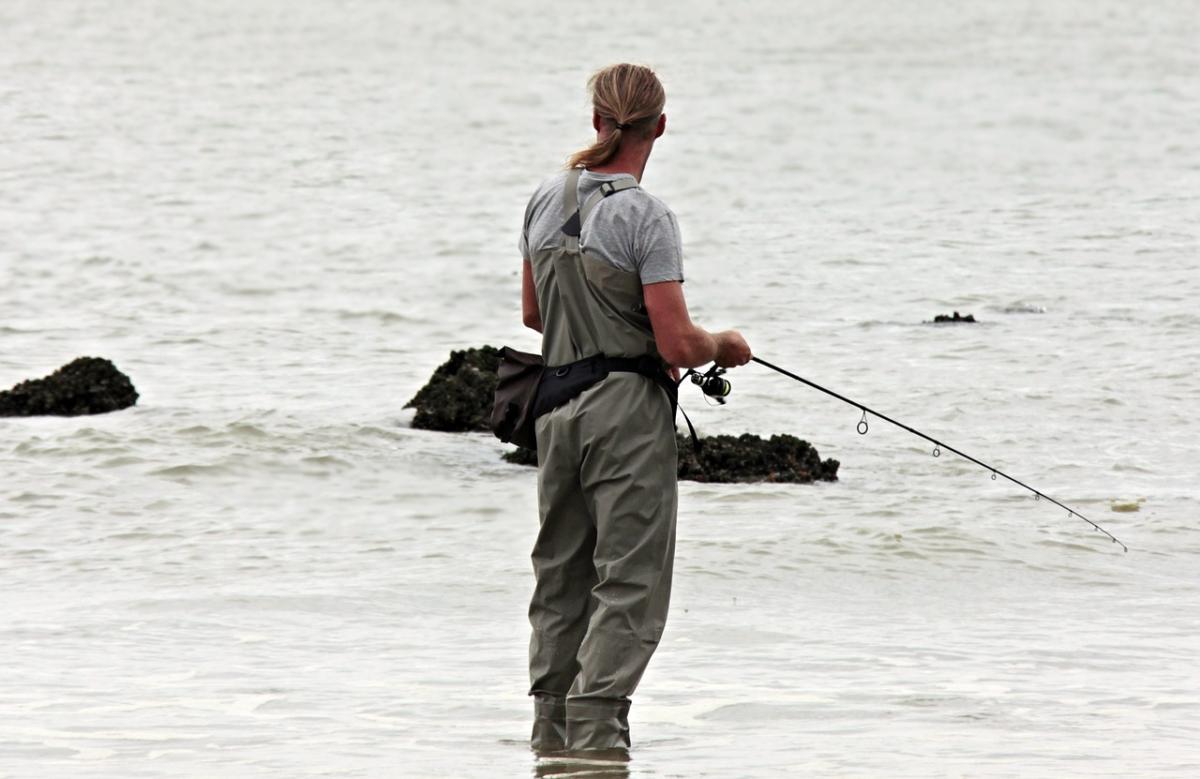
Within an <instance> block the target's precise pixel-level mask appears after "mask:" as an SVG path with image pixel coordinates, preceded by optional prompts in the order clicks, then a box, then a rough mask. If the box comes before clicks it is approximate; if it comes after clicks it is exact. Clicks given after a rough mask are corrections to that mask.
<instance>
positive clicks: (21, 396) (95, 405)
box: [0, 357, 138, 417]
mask: <svg viewBox="0 0 1200 779" xmlns="http://www.w3.org/2000/svg"><path fill="white" fill-rule="evenodd" d="M137 399H138V393H137V390H136V389H134V387H133V382H132V381H130V380H129V377H128V376H126V375H125V374H124V373H121V371H119V370H117V366H115V365H113V364H112V363H111V362H110V361H108V360H106V359H104V358H103V357H78V358H76V359H74V360H72V361H71V362H69V363H67V364H66V365H64V366H63V367H61V368H59V369H58V370H56V371H55V372H54V373H52V374H50V375H49V376H45V377H43V378H40V379H30V380H28V381H23V382H21V383H20V384H18V385H16V386H15V387H13V388H12V389H10V390H7V391H5V392H0V417H32V416H60V417H75V416H82V415H84V414H106V413H108V412H110V411H119V410H121V409H123V408H129V407H130V406H132V405H134V404H136V403H137Z"/></svg>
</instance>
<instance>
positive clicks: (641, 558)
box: [520, 64, 750, 752]
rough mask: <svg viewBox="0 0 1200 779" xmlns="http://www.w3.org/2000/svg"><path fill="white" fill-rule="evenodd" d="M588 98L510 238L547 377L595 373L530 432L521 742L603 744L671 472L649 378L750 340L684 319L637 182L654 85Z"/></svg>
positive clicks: (674, 274)
mask: <svg viewBox="0 0 1200 779" xmlns="http://www.w3.org/2000/svg"><path fill="white" fill-rule="evenodd" d="M589 88H590V90H591V93H592V106H593V113H592V126H593V127H594V128H595V130H596V133H597V137H596V142H595V143H594V144H593V145H592V146H590V147H589V148H587V149H584V150H582V151H580V152H578V153H576V154H574V155H573V156H572V157H571V158H570V160H569V162H568V170H567V171H565V172H562V173H559V174H557V175H555V176H552V177H551V178H549V179H547V180H546V181H545V182H543V183H542V185H541V186H540V187H539V188H538V189H537V191H536V192H535V193H534V195H533V197H532V198H531V200H530V202H529V206H528V208H527V209H526V212H525V227H524V230H523V232H522V235H521V243H520V247H521V253H522V257H523V259H524V272H523V281H522V309H523V318H524V322H525V324H526V325H528V326H529V327H531V328H533V329H534V330H537V331H538V332H540V333H542V357H543V358H544V360H545V362H546V364H547V365H548V366H550V369H549V370H548V372H547V373H548V374H549V375H553V376H559V377H569V376H571V375H572V371H574V375H580V374H581V373H585V372H587V373H589V375H590V372H593V371H595V375H597V376H603V378H602V379H600V380H599V382H598V383H595V384H593V385H590V386H588V387H587V388H586V389H584V390H583V391H582V392H581V393H580V394H576V395H574V396H573V397H571V398H570V399H569V400H566V401H565V402H563V403H562V404H561V405H558V406H557V407H555V408H553V409H552V410H550V411H548V412H547V413H544V414H543V415H542V416H540V417H539V418H538V420H537V423H536V432H537V444H538V465H539V474H538V504H539V514H540V521H541V528H540V531H539V533H538V538H537V542H536V544H535V546H534V550H533V555H532V557H533V567H534V572H535V574H536V577H537V584H536V587H535V590H534V594H533V599H532V602H531V604H530V608H529V619H530V623H531V625H532V627H533V635H532V638H531V641H530V650H529V654H530V658H529V670H530V683H531V687H530V694H531V695H532V696H533V697H534V727H533V736H532V746H533V747H534V748H535V749H539V750H560V749H570V750H572V751H576V750H616V751H617V752H621V751H623V750H625V749H628V747H629V746H630V739H629V722H628V712H629V703H630V701H629V698H630V696H631V695H632V693H633V691H634V689H635V688H636V687H637V684H638V681H639V680H640V679H641V676H642V673H643V671H645V669H646V665H647V664H648V663H649V661H650V656H651V655H652V654H653V653H654V650H655V648H656V647H657V645H658V641H659V638H660V637H661V635H662V630H663V626H664V624H665V622H666V616H667V604H668V601H669V597H670V589H671V570H672V562H673V559H674V554H675V513H676V471H677V464H676V450H675V423H674V413H673V412H674V397H673V395H674V385H673V382H671V381H670V380H669V379H667V378H666V371H667V370H670V371H671V373H672V374H673V375H675V376H677V375H678V371H677V369H678V368H690V367H697V366H700V365H704V364H705V363H708V362H713V361H715V362H716V363H717V364H718V365H721V366H723V367H734V366H738V365H744V364H745V363H746V362H748V361H749V359H750V348H749V346H747V344H746V341H745V340H744V339H743V338H742V336H741V335H740V334H739V333H737V332H736V331H733V330H727V331H723V332H718V333H709V332H708V331H706V330H704V329H702V328H700V327H698V326H696V325H695V324H693V323H692V321H691V318H690V317H689V315H688V310H687V305H686V303H685V301H684V296H683V287H682V282H683V268H682V259H683V257H682V246H681V244H680V238H679V228H678V225H677V223H676V221H675V215H674V214H672V213H671V211H670V209H669V208H667V207H666V205H664V204H663V203H662V202H661V201H660V200H658V199H657V198H654V197H653V196H651V195H649V194H647V193H646V192H645V191H644V190H642V189H641V188H640V187H639V186H638V184H639V182H640V181H641V178H642V173H643V172H644V171H645V168H646V162H647V160H648V159H649V157H650V153H651V152H652V151H653V148H654V143H655V141H656V140H657V139H658V138H660V137H662V135H663V132H664V131H665V130H666V126H667V118H666V115H665V114H663V106H664V105H665V103H666V95H665V92H664V91H663V88H662V84H661V83H660V82H659V80H658V78H657V76H655V74H654V72H653V71H651V70H650V69H649V68H645V67H641V66H636V65H629V64H620V65H613V66H610V67H607V68H604V69H603V70H601V71H599V72H597V73H596V74H595V75H594V76H593V77H592V78H591V80H590V81H589ZM596 366H600V368H599V369H597V368H596ZM562 380H563V381H571V379H570V378H564V379H562ZM546 386H547V385H546V384H543V392H545V390H546Z"/></svg>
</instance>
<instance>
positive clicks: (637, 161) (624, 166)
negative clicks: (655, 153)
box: [588, 144, 650, 184]
mask: <svg viewBox="0 0 1200 779" xmlns="http://www.w3.org/2000/svg"><path fill="white" fill-rule="evenodd" d="M649 159H650V146H649V145H647V144H630V145H629V146H624V145H622V148H621V150H620V151H619V152H617V155H616V156H615V157H613V158H612V159H611V160H609V161H608V162H606V163H604V164H603V165H597V166H596V167H593V168H588V170H590V171H591V172H592V173H606V174H610V175H615V174H618V173H628V174H629V175H630V176H633V177H634V178H635V179H637V180H638V183H639V184H640V183H641V181H642V174H643V173H644V172H645V171H646V162H647V161H648V160H649Z"/></svg>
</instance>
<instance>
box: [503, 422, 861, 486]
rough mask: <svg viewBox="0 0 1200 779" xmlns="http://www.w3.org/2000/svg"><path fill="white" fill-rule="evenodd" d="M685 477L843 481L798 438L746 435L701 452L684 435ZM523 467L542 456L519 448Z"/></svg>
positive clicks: (513, 459)
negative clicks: (838, 479) (766, 437)
mask: <svg viewBox="0 0 1200 779" xmlns="http://www.w3.org/2000/svg"><path fill="white" fill-rule="evenodd" d="M677 443H678V447H679V478H680V479H682V480H686V481H699V482H761V481H769V482H786V483H790V484H808V483H811V482H814V481H837V471H838V466H839V465H840V463H839V462H838V461H837V460H832V459H829V460H822V459H821V457H820V455H819V454H817V450H816V449H814V448H813V446H812V445H811V444H809V443H808V442H807V441H802V440H801V439H799V438H796V437H795V436H792V435H773V436H771V437H770V438H768V439H763V438H761V437H760V436H756V435H751V434H750V433H744V434H742V435H740V436H731V435H718V436H711V437H708V438H701V439H700V444H701V448H700V453H699V454H697V453H696V450H695V449H694V448H693V446H692V440H691V439H690V438H688V437H686V436H679V437H678V441H677ZM504 459H505V460H507V461H508V462H510V463H515V464H517V465H537V452H535V451H533V450H532V449H524V448H518V449H515V450H513V451H511V452H509V453H507V454H505V455H504Z"/></svg>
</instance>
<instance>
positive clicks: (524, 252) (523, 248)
mask: <svg viewBox="0 0 1200 779" xmlns="http://www.w3.org/2000/svg"><path fill="white" fill-rule="evenodd" d="M533 200H534V199H533V198H530V199H529V203H528V204H527V205H526V206H525V219H524V220H523V221H522V222H521V237H520V239H519V240H518V241H517V251H519V252H520V253H521V259H522V260H528V259H529V258H530V257H529V217H530V214H531V213H532V211H533Z"/></svg>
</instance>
